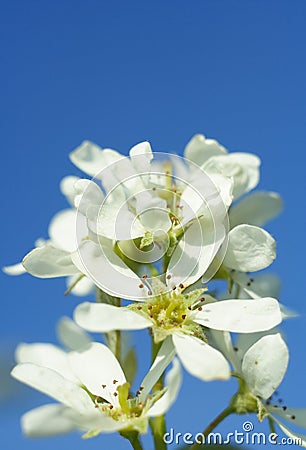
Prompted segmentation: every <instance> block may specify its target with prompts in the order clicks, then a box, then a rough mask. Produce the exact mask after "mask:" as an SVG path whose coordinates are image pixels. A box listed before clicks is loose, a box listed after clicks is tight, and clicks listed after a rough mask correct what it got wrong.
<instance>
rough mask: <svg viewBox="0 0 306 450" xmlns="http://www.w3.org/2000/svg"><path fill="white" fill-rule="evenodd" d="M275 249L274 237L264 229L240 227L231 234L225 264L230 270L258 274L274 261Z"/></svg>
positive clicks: (248, 226)
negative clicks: (257, 272) (258, 271)
mask: <svg viewBox="0 0 306 450" xmlns="http://www.w3.org/2000/svg"><path fill="white" fill-rule="evenodd" d="M275 247H276V243H275V240H274V239H273V237H272V236H271V235H270V234H269V233H268V232H267V231H265V230H263V229H262V228H259V227H254V226H252V225H238V226H237V227H235V228H233V229H232V230H231V231H230V232H229V235H228V246H227V250H226V254H225V258H224V261H223V263H224V265H226V266H227V267H229V268H230V269H235V270H241V271H242V272H256V271H257V270H261V269H265V268H266V267H268V266H269V265H270V264H271V263H272V262H273V261H274V259H275V257H276V251H275Z"/></svg>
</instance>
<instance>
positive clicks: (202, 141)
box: [184, 134, 226, 166]
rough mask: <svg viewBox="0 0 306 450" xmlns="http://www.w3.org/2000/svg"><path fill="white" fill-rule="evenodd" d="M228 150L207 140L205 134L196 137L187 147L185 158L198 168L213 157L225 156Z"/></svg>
mask: <svg viewBox="0 0 306 450" xmlns="http://www.w3.org/2000/svg"><path fill="white" fill-rule="evenodd" d="M224 154H226V149H225V148H224V147H222V145H220V144H219V142H217V141H215V140H214V139H206V138H205V136H204V135H203V134H196V135H194V136H193V137H192V138H191V140H190V141H189V142H188V144H187V145H186V147H185V151H184V156H185V158H187V159H190V161H192V162H194V163H195V164H197V165H198V166H202V164H204V162H205V161H207V160H208V159H209V158H211V157H212V156H217V155H224Z"/></svg>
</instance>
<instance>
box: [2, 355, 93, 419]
mask: <svg viewBox="0 0 306 450" xmlns="http://www.w3.org/2000/svg"><path fill="white" fill-rule="evenodd" d="M11 375H12V376H13V377H14V378H16V379H17V380H19V381H21V382H22V383H25V384H27V385H29V386H31V387H33V388H34V389H37V390H38V391H40V392H43V393H44V394H46V395H49V396H50V397H53V398H54V399H55V400H57V401H59V402H60V403H63V404H64V405H66V406H68V407H70V408H72V409H74V410H76V411H77V412H79V413H81V414H88V413H92V412H93V410H94V408H93V403H92V400H91V398H90V397H89V395H88V394H87V393H86V392H85V391H84V389H82V388H81V387H80V386H77V385H76V384H75V383H73V382H72V381H70V380H67V379H66V378H64V377H63V376H62V375H60V374H59V373H58V372H55V371H54V370H52V369H48V368H47V367H41V366H38V365H36V364H31V363H22V364H18V365H17V366H16V367H14V369H13V370H12V372H11Z"/></svg>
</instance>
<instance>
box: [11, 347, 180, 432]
mask: <svg viewBox="0 0 306 450" xmlns="http://www.w3.org/2000/svg"><path fill="white" fill-rule="evenodd" d="M17 355H18V359H19V361H21V362H20V363H19V364H17V366H15V368H14V369H13V371H12V376H13V377H14V378H16V379H17V380H19V381H21V382H23V383H25V384H28V385H29V386H31V387H33V388H35V389H38V390H39V391H41V392H43V393H45V394H47V395H49V396H50V397H53V398H54V399H55V400H57V401H58V402H59V403H56V404H47V405H44V406H42V407H39V408H36V409H34V410H31V411H29V412H27V413H26V414H24V416H23V417H22V427H23V430H24V432H25V434H27V435H29V436H50V435H55V434H60V433H66V432H70V431H72V430H81V431H83V432H85V433H86V434H85V435H84V437H92V436H96V435H97V434H99V433H109V432H114V431H119V430H120V431H128V430H136V431H137V432H139V433H145V432H146V430H147V426H148V420H149V418H150V417H154V416H158V415H161V414H164V413H165V412H166V411H167V410H168V409H169V408H170V406H171V405H172V403H173V402H174V401H175V399H176V396H177V394H178V390H179V388H180V384H181V372H180V365H179V363H178V361H177V359H174V360H173V366H172V369H170V370H169V372H168V373H167V375H166V378H165V388H163V389H162V390H160V391H154V393H153V394H150V392H151V390H152V387H153V386H154V384H155V383H156V381H157V380H158V378H159V377H160V375H161V374H162V373H163V372H164V370H165V369H166V367H167V366H168V364H169V363H170V362H171V360H172V359H173V357H174V354H173V352H172V351H171V348H170V349H169V346H168V345H167V343H165V345H163V346H162V348H161V349H160V351H159V353H158V355H157V357H156V359H155V361H154V363H153V365H152V367H151V369H150V371H149V372H148V374H147V375H146V377H145V378H144V380H143V382H142V384H141V386H140V388H139V390H138V391H137V393H136V394H135V395H133V394H131V393H130V385H129V383H128V382H127V380H126V377H125V375H124V372H123V370H122V368H121V366H120V364H119V362H118V361H117V359H116V358H115V356H114V355H113V353H112V352H111V351H110V350H109V348H108V347H106V346H105V345H103V344H101V343H98V342H92V343H90V344H87V345H86V346H85V347H83V348H81V349H78V350H76V351H71V352H69V353H65V352H62V351H60V350H59V349H56V348H55V347H54V346H48V344H45V345H43V344H32V345H31V344H30V345H26V346H25V345H22V346H21V347H19V348H18V349H17Z"/></svg>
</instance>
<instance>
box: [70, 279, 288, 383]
mask: <svg viewBox="0 0 306 450" xmlns="http://www.w3.org/2000/svg"><path fill="white" fill-rule="evenodd" d="M167 278H168V282H170V280H171V275H170V274H169V275H168V276H167ZM153 281H154V282H153V283H152V285H151V286H150V291H149V294H150V295H149V296H147V297H146V298H144V299H143V301H142V302H140V301H138V302H137V303H134V304H130V305H128V306H127V307H116V306H113V305H107V304H94V303H90V302H85V303H82V304H80V305H78V306H77V308H76V309H75V312H74V320H75V321H76V323H78V325H80V326H81V327H83V328H84V329H86V330H87V331H91V332H109V331H111V330H141V329H145V328H151V329H152V333H153V336H154V340H155V342H157V343H158V342H161V341H163V340H165V339H166V340H169V341H172V345H173V346H174V347H175V349H176V353H177V354H178V356H179V358H180V359H181V361H182V364H183V365H184V366H185V368H186V369H187V370H188V371H189V372H190V373H192V374H193V375H195V376H196V377H198V378H200V379H202V380H205V381H208V380H212V379H226V378H229V376H230V371H229V366H228V364H227V362H226V360H225V358H224V357H223V356H222V354H221V353H220V352H219V351H217V350H215V349H214V348H213V347H211V346H210V345H209V343H208V342H207V338H206V335H205V329H206V328H207V329H208V328H212V329H216V330H227V331H232V332H242V333H250V332H255V331H262V330H267V329H271V328H273V327H274V326H276V325H277V324H279V323H280V322H281V320H282V318H281V313H280V309H279V306H278V302H277V300H275V299H273V298H262V299H258V300H239V299H233V300H226V301H220V302H218V301H216V300H215V299H213V298H212V297H211V296H209V295H205V296H203V295H202V294H203V291H204V290H203V289H198V290H195V291H190V292H187V293H185V292H183V290H184V285H183V284H182V283H179V284H178V285H172V286H173V288H172V290H171V291H170V292H169V291H168V290H167V288H166V286H165V285H163V284H162V283H160V282H159V283H157V282H156V280H153ZM147 283H148V280H147V278H146V277H144V278H143V279H142V282H141V284H140V285H139V289H144V286H145V285H147ZM202 327H204V329H203V328H202Z"/></svg>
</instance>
